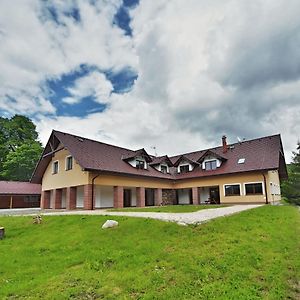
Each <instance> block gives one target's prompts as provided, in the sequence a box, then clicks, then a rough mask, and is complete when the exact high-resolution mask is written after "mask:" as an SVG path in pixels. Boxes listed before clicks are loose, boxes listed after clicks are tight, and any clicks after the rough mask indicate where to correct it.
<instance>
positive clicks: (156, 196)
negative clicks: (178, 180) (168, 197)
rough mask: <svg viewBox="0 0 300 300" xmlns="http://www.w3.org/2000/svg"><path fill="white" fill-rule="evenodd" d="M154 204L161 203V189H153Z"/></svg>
mask: <svg viewBox="0 0 300 300" xmlns="http://www.w3.org/2000/svg"><path fill="white" fill-rule="evenodd" d="M154 204H155V205H156V206H159V205H162V189H154Z"/></svg>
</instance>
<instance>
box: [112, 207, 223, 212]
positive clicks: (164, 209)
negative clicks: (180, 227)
mask: <svg viewBox="0 0 300 300" xmlns="http://www.w3.org/2000/svg"><path fill="white" fill-rule="evenodd" d="M225 206H228V205H166V206H148V207H141V208H139V207H126V208H113V209H109V210H108V211H131V212H136V211H137V212H165V213H185V212H195V211H198V210H202V209H209V208H219V207H225Z"/></svg>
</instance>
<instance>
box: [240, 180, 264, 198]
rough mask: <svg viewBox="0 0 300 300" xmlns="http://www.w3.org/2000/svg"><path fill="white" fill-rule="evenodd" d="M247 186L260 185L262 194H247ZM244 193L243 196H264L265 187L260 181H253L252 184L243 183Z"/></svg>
mask: <svg viewBox="0 0 300 300" xmlns="http://www.w3.org/2000/svg"><path fill="white" fill-rule="evenodd" d="M249 184H252V185H254V184H261V187H262V193H253V194H247V190H246V185H249ZM244 193H245V196H259V195H261V196H262V195H265V186H264V183H263V182H262V181H254V182H245V183H244Z"/></svg>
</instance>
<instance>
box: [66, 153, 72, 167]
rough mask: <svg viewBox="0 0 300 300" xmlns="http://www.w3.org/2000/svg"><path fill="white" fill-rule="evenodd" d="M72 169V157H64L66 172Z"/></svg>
mask: <svg viewBox="0 0 300 300" xmlns="http://www.w3.org/2000/svg"><path fill="white" fill-rule="evenodd" d="M72 168H73V157H72V156H67V157H66V171H68V170H72Z"/></svg>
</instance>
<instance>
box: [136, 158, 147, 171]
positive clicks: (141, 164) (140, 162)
mask: <svg viewBox="0 0 300 300" xmlns="http://www.w3.org/2000/svg"><path fill="white" fill-rule="evenodd" d="M135 166H136V168H137V169H145V162H144V161H143V160H139V159H137V160H136V164H135Z"/></svg>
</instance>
